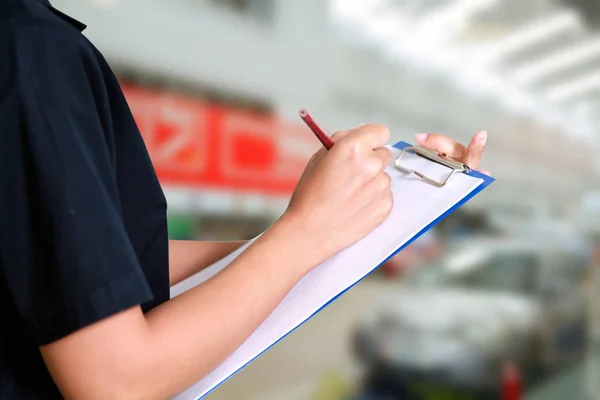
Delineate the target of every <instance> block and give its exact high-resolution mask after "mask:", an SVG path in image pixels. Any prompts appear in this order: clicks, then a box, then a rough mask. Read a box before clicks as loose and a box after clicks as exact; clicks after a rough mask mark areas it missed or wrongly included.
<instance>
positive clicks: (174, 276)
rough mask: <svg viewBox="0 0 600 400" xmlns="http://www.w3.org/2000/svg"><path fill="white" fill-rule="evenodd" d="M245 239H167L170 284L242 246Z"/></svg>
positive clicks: (195, 272)
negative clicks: (223, 240)
mask: <svg viewBox="0 0 600 400" xmlns="http://www.w3.org/2000/svg"><path fill="white" fill-rule="evenodd" d="M244 243H246V242H245V241H232V242H206V241H196V240H170V241H169V282H170V285H171V286H173V285H176V284H177V283H179V282H181V281H183V280H185V279H187V278H189V277H190V276H192V275H195V274H197V273H198V272H200V271H201V270H203V269H204V268H206V267H208V266H209V265H211V264H213V263H215V262H217V261H219V260H220V259H222V258H223V257H225V256H227V255H228V254H230V253H232V252H234V251H235V250H237V249H238V248H239V247H241V246H243V245H244Z"/></svg>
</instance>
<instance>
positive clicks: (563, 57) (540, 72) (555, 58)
mask: <svg viewBox="0 0 600 400" xmlns="http://www.w3.org/2000/svg"><path fill="white" fill-rule="evenodd" d="M598 54H600V38H593V39H591V40H588V41H586V42H584V43H582V44H579V45H577V46H573V47H569V48H567V49H563V50H559V51H556V52H554V53H553V54H551V55H550V56H548V57H545V58H543V59H541V60H539V61H535V62H533V63H531V64H529V65H526V66H524V67H521V68H518V69H517V70H516V71H515V72H514V79H515V80H516V81H517V82H519V83H521V84H531V83H534V82H536V81H539V80H540V79H543V78H544V77H547V76H550V75H551V74H553V73H556V72H559V71H561V70H565V69H568V68H571V67H574V66H577V65H580V64H581V63H584V62H586V61H589V60H591V59H592V58H594V57H595V56H597V55H598Z"/></svg>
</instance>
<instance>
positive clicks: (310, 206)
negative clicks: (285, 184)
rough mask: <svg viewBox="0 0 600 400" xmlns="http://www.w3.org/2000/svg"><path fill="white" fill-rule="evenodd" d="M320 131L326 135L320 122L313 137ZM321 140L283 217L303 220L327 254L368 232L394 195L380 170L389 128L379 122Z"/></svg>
mask: <svg viewBox="0 0 600 400" xmlns="http://www.w3.org/2000/svg"><path fill="white" fill-rule="evenodd" d="M306 115H308V114H306ZM310 121H312V119H310ZM313 122H314V121H313ZM315 126H316V124H315ZM315 126H313V128H315ZM319 131H320V132H322V133H323V135H325V134H324V132H323V131H322V130H320V129H319V128H318V126H316V129H315V130H313V132H315V134H316V135H317V136H319V134H318V133H317V132H319ZM320 139H321V142H322V143H323V144H324V147H323V148H322V149H321V150H319V151H318V152H317V153H316V154H315V155H314V156H313V157H312V158H311V160H310V162H309V163H308V165H307V167H306V170H305V171H304V173H303V175H302V177H301V179H300V181H299V183H298V185H297V187H296V189H295V191H294V194H293V196H292V199H291V201H290V205H289V207H288V209H287V211H286V217H287V218H293V219H295V220H297V221H302V226H303V228H304V229H307V230H309V231H310V232H314V233H315V234H316V236H317V237H315V239H316V240H315V243H316V245H318V246H319V247H321V248H324V250H326V255H327V256H328V257H330V256H331V255H333V254H335V253H337V252H338V251H340V250H342V249H344V248H346V247H348V246H350V245H352V244H353V243H355V242H357V241H358V240H360V239H362V238H363V237H364V236H366V235H368V234H369V233H370V232H371V231H372V230H373V229H374V228H375V227H377V226H378V225H379V224H381V223H382V222H383V221H384V220H385V219H386V218H387V216H388V215H389V213H390V211H391V209H392V204H393V199H392V192H391V189H390V177H389V175H388V174H387V173H386V172H385V171H384V170H385V167H386V166H387V165H388V164H389V163H390V161H391V153H390V151H389V150H388V149H387V148H385V147H383V146H384V145H385V144H386V142H387V141H388V139H389V131H388V129H387V128H386V127H385V126H383V125H380V124H368V125H360V126H358V127H356V128H353V129H350V130H347V131H340V132H336V133H335V134H333V135H332V136H331V138H329V137H327V136H326V135H325V136H323V137H320ZM328 140H330V141H331V142H328ZM328 144H329V145H328ZM325 146H326V147H325ZM328 148H329V149H328ZM313 236H314V235H313ZM328 257H327V258H328Z"/></svg>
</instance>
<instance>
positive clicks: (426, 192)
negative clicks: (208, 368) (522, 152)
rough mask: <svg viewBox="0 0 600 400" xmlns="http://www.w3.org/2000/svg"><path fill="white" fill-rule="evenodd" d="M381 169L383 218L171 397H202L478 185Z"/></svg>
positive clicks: (433, 167) (424, 164)
mask: <svg viewBox="0 0 600 400" xmlns="http://www.w3.org/2000/svg"><path fill="white" fill-rule="evenodd" d="M392 151H393V152H395V156H397V155H398V154H399V151H398V150H397V149H395V148H394V149H392ZM402 163H403V165H406V166H407V167H409V168H413V169H415V170H417V171H420V172H424V173H425V174H426V175H428V176H430V177H432V178H434V179H437V180H443V178H444V177H445V176H446V175H447V174H448V173H449V172H450V170H449V169H448V168H447V167H444V166H441V165H438V164H436V163H433V162H431V161H428V160H427V159H424V158H422V157H419V156H416V155H414V154H411V153H407V154H406V155H405V156H404V158H403V159H402ZM387 172H388V173H389V174H390V176H391V178H392V192H393V193H394V207H393V209H392V212H391V214H390V216H389V217H388V219H387V220H386V221H385V222H384V223H383V224H381V225H380V226H379V227H377V228H376V229H375V230H374V231H373V232H371V234H369V235H368V236H366V237H365V238H364V239H362V240H361V241H359V242H357V243H356V244H354V245H353V246H351V247H349V248H347V249H345V250H343V251H341V252H340V253H338V254H336V255H335V256H334V257H332V258H331V259H329V260H327V261H326V262H324V263H323V264H321V265H320V266H318V267H317V268H315V269H314V270H312V271H311V272H310V273H308V274H307V275H306V276H305V277H304V278H303V279H302V280H301V281H300V282H299V283H298V284H297V285H296V286H295V287H294V288H293V289H292V291H291V292H290V293H289V294H288V295H287V296H286V297H285V298H284V300H283V301H282V302H281V303H280V304H279V306H278V307H277V308H276V309H275V310H274V311H273V313H272V314H271V315H270V316H269V317H268V318H267V319H266V320H265V321H264V322H263V323H262V324H261V325H260V326H259V327H258V329H257V330H256V331H255V332H254V333H253V334H252V335H251V336H250V337H249V338H248V339H247V340H246V341H245V342H244V343H243V344H242V346H240V347H239V348H238V349H237V350H236V351H235V352H234V353H233V354H232V355H231V356H230V357H229V358H228V359H227V360H226V361H225V362H223V363H222V364H221V365H220V366H219V367H218V368H217V369H215V370H214V371H213V372H211V373H210V374H209V375H208V376H206V377H205V378H204V379H202V380H201V381H199V382H198V383H196V384H195V385H193V386H192V387H190V388H189V389H188V390H186V391H184V392H183V393H181V394H179V395H178V396H176V397H175V398H174V400H196V399H199V398H200V397H202V396H204V395H206V394H207V393H208V392H210V391H211V390H212V389H214V388H215V387H216V386H218V385H219V384H221V383H222V382H223V381H225V380H226V379H227V378H229V377H230V376H231V375H233V374H234V373H236V372H237V371H238V370H240V369H241V368H243V367H244V366H245V365H246V364H248V363H249V362H250V361H252V360H253V359H254V358H256V357H257V356H259V355H260V354H261V353H263V352H264V351H265V350H267V349H268V348H269V347H271V345H273V344H274V343H276V342H277V341H278V340H280V339H281V338H282V337H284V336H285V335H286V334H288V333H289V332H290V331H292V330H293V329H295V328H296V327H298V326H299V325H300V324H302V323H303V322H304V321H306V320H307V319H308V318H310V317H311V316H312V315H313V314H315V313H316V312H317V311H318V310H320V309H321V308H322V307H323V306H324V305H326V304H327V303H328V302H329V301H331V300H332V299H333V298H335V297H336V296H337V295H338V294H340V293H341V292H343V291H344V290H346V289H348V288H349V287H350V286H352V285H354V284H355V283H356V282H358V281H359V280H361V279H362V278H364V277H365V276H366V275H367V274H369V273H370V272H371V271H372V270H373V269H374V268H376V267H377V266H379V265H380V264H381V263H382V262H383V261H385V260H386V259H387V258H388V257H389V256H390V255H392V254H393V253H394V252H395V251H396V250H398V249H399V248H400V247H402V246H403V245H404V244H405V243H406V242H408V241H409V240H410V239H411V238H413V237H414V236H415V235H417V234H418V233H419V232H421V230H423V229H424V228H425V227H427V226H428V225H429V224H430V223H431V222H433V221H434V220H436V219H437V218H438V217H440V216H441V215H442V214H444V213H445V212H446V211H448V210H449V209H450V208H452V207H453V206H454V205H455V204H456V203H458V202H459V201H461V200H462V199H463V198H464V197H466V196H467V195H468V194H469V193H471V192H472V191H473V190H474V189H476V188H477V187H478V186H479V185H480V184H482V183H483V180H482V179H480V178H476V177H471V176H468V175H465V174H457V175H455V176H454V177H453V178H452V179H450V181H449V182H448V183H447V184H446V186H444V187H443V188H438V187H436V186H434V185H431V184H427V183H425V182H423V181H421V180H420V179H419V178H418V177H416V176H415V175H406V174H404V173H402V172H400V171H398V170H396V169H395V168H393V167H390V168H388V170H387ZM248 245H249V244H248ZM244 249H245V247H243V248H241V249H239V250H238V251H236V252H234V253H232V254H231V255H229V256H228V257H226V258H224V259H223V260H221V261H219V262H218V263H216V264H215V265H213V266H211V267H209V268H207V269H206V270H204V271H203V272H201V273H200V274H198V275H196V276H194V277H192V278H190V279H189V280H187V281H184V282H182V283H181V284H179V285H178V286H176V287H174V288H173V291H172V294H173V295H177V294H180V293H182V292H184V291H186V290H188V289H190V288H191V287H193V286H196V285H198V284H200V283H201V282H204V281H205V280H206V279H209V278H210V277H211V276H212V275H214V274H215V273H217V272H218V271H219V270H221V269H223V268H224V267H226V266H227V264H229V263H230V262H231V261H232V260H233V259H235V258H236V257H237V256H238V255H239V254H240V253H241V252H242V251H243V250H244Z"/></svg>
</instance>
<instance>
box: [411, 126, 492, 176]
mask: <svg viewBox="0 0 600 400" xmlns="http://www.w3.org/2000/svg"><path fill="white" fill-rule="evenodd" d="M487 137H488V134H487V132H485V131H481V132H478V133H476V134H475V136H473V138H472V139H471V142H470V143H469V145H468V146H463V145H462V144H460V143H458V142H457V141H455V140H453V139H450V138H449V137H447V136H444V135H440V134H438V133H420V134H417V135H415V139H416V140H417V144H419V145H420V146H423V147H425V148H428V149H430V150H434V151H437V152H438V153H444V154H446V156H448V157H450V158H452V159H454V160H456V161H460V162H462V163H463V164H466V165H468V166H469V168H472V169H475V170H476V169H478V168H479V162H480V161H481V156H482V155H483V150H484V148H485V145H486V143H487ZM480 172H482V173H484V174H487V175H490V172H489V171H480Z"/></svg>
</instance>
